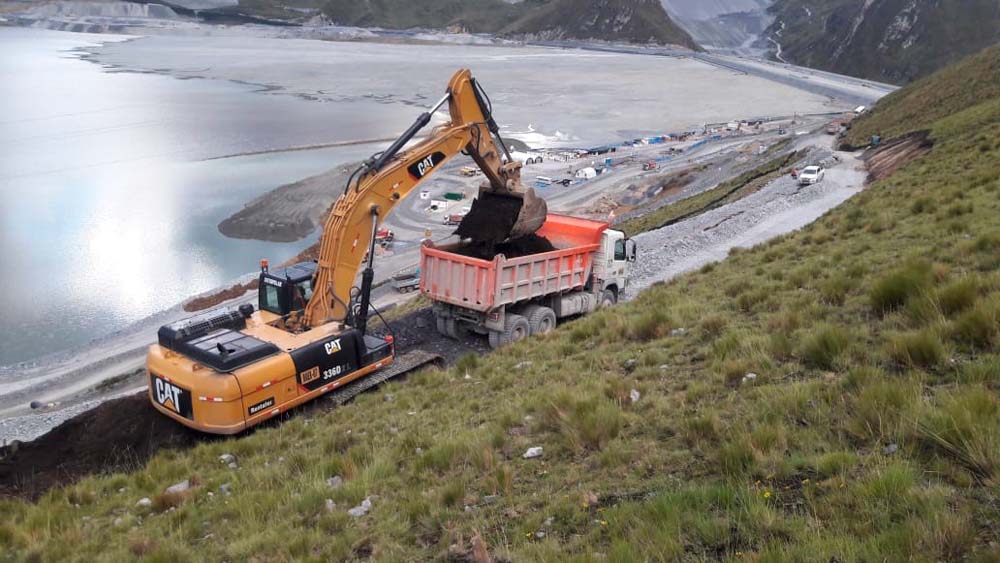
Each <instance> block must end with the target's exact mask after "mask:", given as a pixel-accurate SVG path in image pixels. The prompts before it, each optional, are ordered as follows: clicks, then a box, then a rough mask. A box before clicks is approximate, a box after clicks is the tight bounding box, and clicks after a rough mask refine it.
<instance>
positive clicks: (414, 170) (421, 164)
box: [406, 151, 445, 180]
mask: <svg viewBox="0 0 1000 563" xmlns="http://www.w3.org/2000/svg"><path fill="white" fill-rule="evenodd" d="M444 159H445V156H444V153H443V152H441V151H435V152H432V153H431V154H429V155H427V156H425V157H423V158H421V159H420V160H418V161H416V162H414V163H413V164H411V165H410V166H408V167H407V168H406V169H407V170H409V172H410V175H412V176H413V177H414V178H416V179H417V180H419V179H421V178H423V177H424V176H426V175H428V174H430V173H431V170H434V167H435V166H437V165H438V164H441V163H442V162H444Z"/></svg>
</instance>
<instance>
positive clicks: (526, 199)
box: [455, 188, 548, 243]
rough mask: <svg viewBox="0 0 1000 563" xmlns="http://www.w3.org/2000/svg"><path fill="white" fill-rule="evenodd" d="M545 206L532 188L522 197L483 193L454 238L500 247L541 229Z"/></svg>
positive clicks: (456, 230) (489, 192)
mask: <svg viewBox="0 0 1000 563" xmlns="http://www.w3.org/2000/svg"><path fill="white" fill-rule="evenodd" d="M547 214H548V206H547V205H546V204H545V200H544V199H542V198H540V197H538V196H537V195H535V190H534V189H533V188H527V189H526V190H525V191H524V193H517V192H510V193H501V192H494V191H486V190H482V191H480V192H479V197H478V198H476V199H475V200H474V201H473V202H472V209H470V210H469V212H468V213H467V214H466V215H465V218H463V219H462V222H461V223H460V224H459V225H458V228H457V229H455V234H456V235H458V236H460V237H462V238H467V239H472V240H473V241H475V242H490V243H501V242H504V241H506V240H510V239H515V238H519V237H523V236H527V235H530V234H534V233H535V231H537V230H538V229H540V228H542V224H543V223H545V216H546V215H547Z"/></svg>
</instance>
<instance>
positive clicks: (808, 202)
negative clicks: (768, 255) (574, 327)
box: [628, 151, 866, 297]
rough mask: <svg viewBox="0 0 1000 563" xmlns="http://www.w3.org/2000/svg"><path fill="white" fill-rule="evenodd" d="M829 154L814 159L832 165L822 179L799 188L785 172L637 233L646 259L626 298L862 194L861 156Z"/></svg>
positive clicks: (635, 269)
mask: <svg viewBox="0 0 1000 563" xmlns="http://www.w3.org/2000/svg"><path fill="white" fill-rule="evenodd" d="M826 155H829V157H828V158H824V155H823V154H822V153H820V154H816V155H814V157H813V158H815V159H816V160H817V161H825V162H828V163H830V164H831V167H830V168H829V169H828V170H827V173H826V178H825V180H824V181H823V182H821V183H818V184H812V185H810V186H799V184H798V182H797V181H796V180H795V179H793V178H791V177H790V176H782V177H781V178H778V179H776V180H774V181H772V182H770V183H769V184H768V185H766V186H765V187H764V188H762V189H761V190H759V191H757V192H755V193H754V194H752V195H750V196H747V197H745V198H743V199H741V200H739V201H736V202H733V203H730V204H728V205H725V206H723V207H719V208H717V209H713V210H711V211H708V212H706V213H703V214H701V215H698V216H695V217H692V218H690V219H687V220H685V221H681V222H679V223H676V224H673V225H670V226H668V227H664V228H662V229H657V230H655V231H649V232H646V233H642V234H640V235H638V236H636V237H634V239H635V241H636V242H637V244H638V245H639V249H640V253H641V255H642V259H641V260H639V261H638V262H636V263H635V264H634V265H633V269H632V280H631V286H630V288H629V292H628V296H629V297H634V296H635V295H637V294H638V293H639V292H640V291H642V290H643V289H645V288H647V287H649V286H650V285H652V284H653V283H656V282H658V281H664V280H668V279H670V278H672V277H674V276H677V275H679V274H682V273H684V272H689V271H691V270H695V269H697V268H700V267H701V266H703V265H705V264H708V263H710V262H715V261H718V260H721V259H723V258H725V257H726V256H727V255H728V253H729V251H730V250H731V249H733V248H736V247H742V248H749V247H752V246H754V245H756V244H759V243H761V242H764V241H766V240H768V239H770V238H773V237H775V236H778V235H780V234H784V233H788V232H791V231H794V230H796V229H799V228H801V227H804V226H805V225H808V224H809V223H811V222H812V221H814V220H816V219H817V218H818V217H819V216H821V215H822V214H823V213H825V212H826V211H828V210H830V209H832V208H833V207H836V206H837V205H839V204H840V203H842V202H843V201H845V200H846V199H848V198H849V197H851V196H853V195H854V194H856V193H858V192H859V191H860V190H861V189H862V186H863V185H864V181H865V174H866V172H865V171H864V169H863V167H862V165H861V162H860V161H859V160H858V156H859V155H857V154H854V153H847V152H837V153H832V152H830V151H826ZM834 157H836V159H839V161H838V160H836V159H835V158H834Z"/></svg>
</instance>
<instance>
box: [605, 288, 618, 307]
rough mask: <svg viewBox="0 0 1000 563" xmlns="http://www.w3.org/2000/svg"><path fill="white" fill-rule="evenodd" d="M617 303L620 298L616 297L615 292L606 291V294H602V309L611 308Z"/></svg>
mask: <svg viewBox="0 0 1000 563" xmlns="http://www.w3.org/2000/svg"><path fill="white" fill-rule="evenodd" d="M617 302H618V296H617V295H615V292H614V291H611V290H610V289H605V290H604V292H603V293H601V308H602V309H603V308H604V307H610V306H612V305H614V304H615V303H617Z"/></svg>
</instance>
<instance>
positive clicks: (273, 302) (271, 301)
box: [261, 284, 281, 315]
mask: <svg viewBox="0 0 1000 563" xmlns="http://www.w3.org/2000/svg"><path fill="white" fill-rule="evenodd" d="M261 308H262V309H264V310H265V311H271V312H272V313H275V314H277V315H280V314H281V302H280V301H279V299H278V288H277V287H275V286H273V285H270V284H265V285H264V300H263V302H262V303H261Z"/></svg>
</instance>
